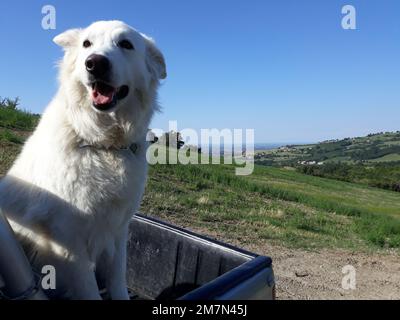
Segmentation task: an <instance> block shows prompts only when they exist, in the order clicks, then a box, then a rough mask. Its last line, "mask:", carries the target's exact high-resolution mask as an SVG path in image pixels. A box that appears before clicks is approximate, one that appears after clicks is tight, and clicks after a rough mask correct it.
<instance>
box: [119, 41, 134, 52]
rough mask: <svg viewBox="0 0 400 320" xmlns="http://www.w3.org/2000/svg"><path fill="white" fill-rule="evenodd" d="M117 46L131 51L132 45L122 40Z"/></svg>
mask: <svg viewBox="0 0 400 320" xmlns="http://www.w3.org/2000/svg"><path fill="white" fill-rule="evenodd" d="M118 46H119V47H121V48H124V49H127V50H133V49H134V47H133V44H132V43H131V42H130V41H128V40H122V41H120V42H118Z"/></svg>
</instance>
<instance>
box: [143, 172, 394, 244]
mask: <svg viewBox="0 0 400 320" xmlns="http://www.w3.org/2000/svg"><path fill="white" fill-rule="evenodd" d="M142 210H143V211H144V212H146V213H149V214H152V215H155V216H159V217H161V218H164V219H168V220H170V221H172V222H177V223H183V224H184V225H187V226H194V225H195V226H196V227H200V228H204V229H206V230H211V231H212V232H215V233H219V234H222V235H223V237H224V238H234V239H236V240H239V241H241V242H249V243H256V242H259V241H268V243H274V244H284V245H286V246H294V247H309V248H310V247H342V248H353V249H361V248H364V249H367V248H385V247H396V248H399V247H400V195H399V194H398V193H395V192H390V191H385V190H379V189H375V188H369V187H364V186H361V185H356V184H350V183H345V182H340V181H334V180H329V179H323V178H317V177H312V176H306V175H303V174H300V173H297V172H295V171H293V170H287V169H279V168H269V167H263V166H256V170H255V172H254V174H253V175H251V176H248V177H238V176H235V175H234V168H233V167H232V166H226V165H189V166H184V165H155V166H152V167H151V170H150V178H149V183H148V187H147V190H146V195H145V198H144V202H143V206H142Z"/></svg>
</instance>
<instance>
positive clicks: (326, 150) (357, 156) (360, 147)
mask: <svg viewBox="0 0 400 320" xmlns="http://www.w3.org/2000/svg"><path fill="white" fill-rule="evenodd" d="M256 158H257V160H258V162H259V164H267V165H278V166H286V165H295V164H298V163H299V162H324V163H329V162H339V161H340V162H345V163H349V164H353V163H356V162H360V161H361V162H367V163H373V162H387V161H400V131H398V132H386V133H377V134H370V135H368V136H366V137H357V138H346V139H343V140H331V141H325V142H321V143H317V144H309V145H293V146H286V147H282V148H278V149H274V150H267V151H260V152H258V154H257V156H256Z"/></svg>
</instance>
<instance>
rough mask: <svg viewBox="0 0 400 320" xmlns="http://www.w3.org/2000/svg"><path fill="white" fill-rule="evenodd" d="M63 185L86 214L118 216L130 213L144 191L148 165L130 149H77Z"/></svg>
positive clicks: (65, 193) (64, 190)
mask: <svg viewBox="0 0 400 320" xmlns="http://www.w3.org/2000/svg"><path fill="white" fill-rule="evenodd" d="M77 152H78V153H77V154H76V155H75V157H74V158H71V163H70V165H69V166H68V167H66V168H65V173H64V175H63V176H64V183H63V184H60V186H61V188H62V190H60V191H61V192H62V193H63V196H64V197H67V198H68V201H69V202H72V203H73V204H74V205H75V206H76V207H77V209H78V210H80V211H81V212H82V213H83V214H97V215H102V214H108V215H110V214H113V215H116V214H118V212H119V211H124V210H129V209H130V207H131V206H133V205H134V203H135V200H136V199H135V198H136V194H137V193H140V194H141V192H142V190H141V189H142V188H143V187H144V180H145V174H146V163H145V161H144V159H142V158H141V157H140V156H137V155H135V154H133V153H132V152H131V151H129V150H118V151H102V150H91V149H88V150H78V151H77Z"/></svg>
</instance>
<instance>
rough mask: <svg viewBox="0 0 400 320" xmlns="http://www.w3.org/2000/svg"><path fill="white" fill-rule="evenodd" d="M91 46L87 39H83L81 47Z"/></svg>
mask: <svg viewBox="0 0 400 320" xmlns="http://www.w3.org/2000/svg"><path fill="white" fill-rule="evenodd" d="M91 46H92V43H91V42H90V41H89V40H85V41H83V47H84V48H89V47H91Z"/></svg>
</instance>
